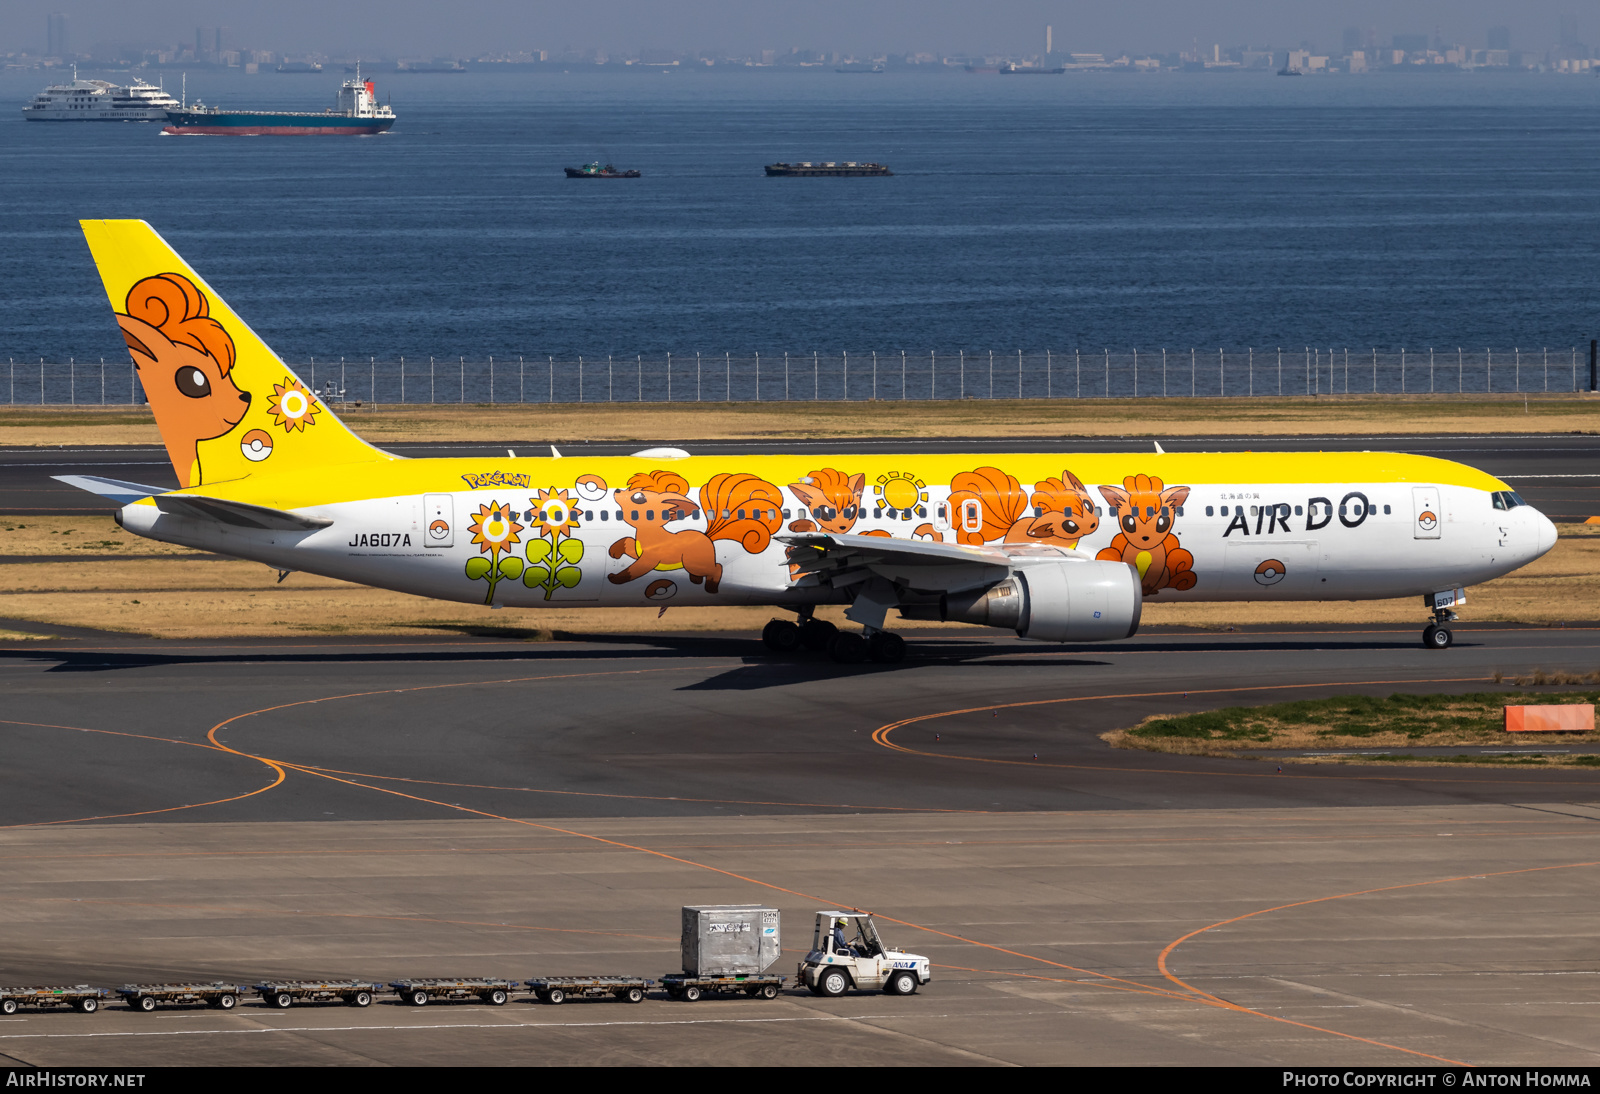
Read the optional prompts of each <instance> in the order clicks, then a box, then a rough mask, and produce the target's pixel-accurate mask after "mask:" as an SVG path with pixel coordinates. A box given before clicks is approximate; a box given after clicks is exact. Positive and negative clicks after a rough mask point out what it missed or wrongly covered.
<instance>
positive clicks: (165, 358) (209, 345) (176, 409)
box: [79, 220, 393, 487]
mask: <svg viewBox="0 0 1600 1094" xmlns="http://www.w3.org/2000/svg"><path fill="white" fill-rule="evenodd" d="M79 223H80V224H82V225H83V234H84V236H85V237H86V238H87V239H88V241H89V250H90V252H91V253H92V254H93V255H94V262H95V265H96V266H97V267H99V270H100V279H101V280H102V281H103V282H105V286H106V295H107V296H109V297H110V298H111V308H112V310H113V311H115V312H116V313H117V323H118V325H119V326H120V327H121V328H122V337H123V340H124V341H125V342H126V343H127V344H128V352H129V354H130V355H131V356H132V357H133V364H134V367H135V368H136V369H137V370H138V373H139V383H140V386H142V387H143V388H144V392H145V396H146V397H147V398H148V399H149V400H150V409H151V410H152V411H153V412H154V413H155V418H156V427H157V428H158V429H160V430H161V440H162V441H163V443H165V444H166V446H167V454H168V455H169V456H170V457H171V458H172V467H173V470H175V471H176V472H177V473H178V483H179V485H181V486H185V487H189V486H200V485H201V484H203V483H216V482H226V481H228V480H229V479H238V478H243V477H244V476H246V475H250V474H253V473H258V472H285V471H305V470H311V469H313V468H316V467H320V466H323V465H327V464H340V463H357V462H362V461H366V460H381V459H392V458H393V457H391V456H389V455H388V453H385V452H381V451H379V450H378V449H376V448H373V447H372V446H371V445H369V444H367V443H366V442H365V441H363V440H362V439H361V438H360V437H357V436H356V435H355V434H354V433H352V432H350V430H349V428H348V427H346V426H345V424H344V423H343V422H341V421H340V420H339V419H338V418H337V417H335V416H334V414H333V411H331V410H329V409H328V408H327V407H326V406H324V405H323V403H322V401H321V400H320V399H318V398H317V396H316V394H315V393H314V392H313V391H311V389H310V388H309V387H307V386H306V385H305V384H304V383H303V382H301V380H300V378H299V377H298V376H296V375H295V374H294V370H292V369H291V368H289V366H287V365H285V364H284V363H283V362H282V361H280V360H279V359H278V355H277V354H275V353H273V352H272V351H271V350H270V349H268V348H267V344H266V343H265V342H263V341H262V340H261V339H260V338H259V337H257V335H256V332H255V331H253V330H251V329H250V328H249V327H248V326H246V325H245V322H244V320H242V319H240V318H239V317H238V316H237V315H235V314H234V313H233V311H232V309H230V308H229V307H228V305H227V304H226V303H224V302H223V300H222V297H220V296H218V295H217V293H216V292H215V291H214V290H213V289H212V288H211V286H209V285H207V284H206V283H205V282H204V281H203V280H201V278H200V276H199V275H198V274H196V273H195V272H194V271H193V270H191V269H190V268H189V265H188V263H186V262H184V260H183V259H181V258H179V257H178V254H177V252H176V251H174V250H173V249H172V248H171V247H170V246H168V244H167V241H166V240H164V239H162V238H161V237H160V236H159V235H157V234H156V232H155V229H153V228H151V227H150V225H148V224H146V223H145V222H144V221H142V220H84V221H80V222H79Z"/></svg>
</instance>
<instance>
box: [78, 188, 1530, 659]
mask: <svg viewBox="0 0 1600 1094" xmlns="http://www.w3.org/2000/svg"><path fill="white" fill-rule="evenodd" d="M83 229H84V233H85V235H86V236H87V237H88V241H89V248H90V250H91V251H92V252H93V255H94V260H95V263H96V264H97V266H98V267H99V271H100V276H101V278H102V280H103V281H104V282H105V287H106V292H107V294H108V295H109V296H110V298H111V306H112V308H113V310H115V312H116V315H117V323H118V324H119V325H120V327H121V329H122V336H123V338H124V340H125V341H126V342H127V345H128V351H129V353H130V354H131V355H132V358H133V364H134V367H135V368H136V369H137V372H138V376H139V381H140V384H141V385H142V387H143V388H144V391H145V394H146V396H147V398H148V399H149V402H150V406H151V409H152V410H153V411H154V413H155V419H156V424H157V426H158V427H159V429H160V431H161V437H162V441H163V443H164V444H165V445H166V448H167V452H168V454H169V455H170V456H171V458H172V465H173V468H174V469H175V470H176V471H177V475H178V481H179V483H180V488H179V489H177V490H172V491H165V492H163V491H160V490H157V489H155V488H151V487H146V486H140V485H138V484H137V483H126V482H118V481H115V480H111V479H103V478H97V477H90V476H74V475H63V476H58V477H59V478H61V479H62V480H63V481H65V482H69V483H71V484H73V485H75V486H79V487H82V488H84V489H86V490H91V491H93V492H95V493H97V494H101V495H103V496H105V497H107V498H110V499H112V500H114V501H116V502H118V503H119V504H121V506H122V507H121V509H119V510H118V511H117V513H116V519H117V522H118V523H119V524H121V525H122V526H123V527H124V528H126V529H128V530H129V531H131V532H135V533H137V534H139V535H142V536H148V537H149V538H151V539H157V540H163V541H165V542H168V543H178V544H182V545H184V546H188V547H195V548H200V549H203V550H207V551H215V552H218V553H221V554H225V555H231V556H234V557H237V558H244V559H253V560H255V561H257V562H263V563H266V564H267V565H268V566H272V567H276V568H278V569H279V570H282V571H305V572H308V573H316V574H323V575H326V576H328V577H334V578H341V579H343V580H346V581H353V582H358V583H361V584H365V585H375V586H379V587H382V588H386V589H395V590H399V591H401V592H407V593H416V594H417V595H419V596H428V597H436V598H438V599H441V600H454V601H461V602H463V603H477V604H487V605H491V606H495V607H509V608H547V607H560V608H573V607H593V608H596V609H600V608H607V607H618V606H641V605H646V606H648V605H655V606H667V605H679V604H685V605H692V604H763V605H771V606H772V607H774V608H777V609H780V610H781V611H783V612H788V613H793V616H794V618H793V620H792V621H791V620H790V619H788V618H785V617H783V616H780V617H779V618H777V619H774V620H773V621H772V622H771V623H769V624H767V627H766V630H765V632H764V633H763V636H762V637H763V638H764V640H765V641H766V643H767V645H768V646H770V647H772V648H773V649H775V650H780V651H783V650H793V649H795V648H797V647H798V646H800V645H802V644H803V645H805V646H807V647H809V648H812V649H817V650H821V649H826V650H827V651H828V652H829V653H830V654H831V655H832V656H833V657H834V658H835V659H836V660H839V661H842V662H862V661H866V660H869V659H872V660H877V661H883V662H893V661H898V660H900V659H901V658H902V657H904V655H905V643H904V642H903V641H902V640H901V639H900V638H899V637H898V636H897V635H895V634H894V633H893V632H892V631H891V630H889V617H890V613H891V612H893V613H896V614H897V615H898V617H899V618H901V619H909V620H930V619H943V620H957V621H961V622H966V623H975V624H980V625H986V626H993V627H1006V628H1010V629H1013V630H1015V631H1016V633H1017V634H1018V635H1020V636H1021V637H1023V638H1030V639H1039V640H1044V641H1050V642H1097V641H1104V640H1110V639H1119V638H1126V637H1129V636H1131V635H1132V634H1133V633H1134V632H1135V631H1136V630H1137V629H1138V627H1139V615H1140V609H1141V606H1142V605H1143V604H1144V602H1145V601H1147V600H1163V601H1194V600H1372V599H1379V598H1385V597H1418V598H1420V599H1421V601H1422V609H1423V614H1424V615H1425V616H1426V618H1427V619H1428V625H1427V627H1426V629H1425V630H1424V631H1423V633H1422V641H1423V644H1424V645H1425V646H1427V647H1429V648H1432V649H1445V648H1448V647H1449V645H1450V643H1451V635H1450V631H1449V630H1448V629H1447V628H1446V626H1445V624H1446V623H1448V622H1449V621H1451V620H1453V619H1455V618H1456V613H1455V609H1456V608H1457V607H1459V606H1460V605H1461V604H1462V603H1463V602H1464V600H1465V597H1466V593H1465V589H1466V587H1467V586H1469V585H1472V584H1474V583H1477V582H1481V581H1487V580H1489V579H1491V578H1495V577H1499V576H1501V575H1502V574H1507V573H1510V572H1511V571H1512V570H1515V569H1517V568H1518V567H1519V566H1523V565H1525V564H1527V563H1528V562H1531V561H1532V560H1534V559H1536V558H1538V557H1539V556H1541V555H1543V554H1544V553H1545V552H1547V551H1549V550H1550V548H1551V547H1552V546H1554V545H1555V540H1556V530H1555V526H1554V525H1553V524H1551V523H1550V521H1549V520H1548V519H1547V518H1546V517H1545V516H1544V515H1543V514H1542V513H1539V512H1538V511H1536V510H1534V509H1533V508H1531V507H1530V506H1528V505H1526V504H1524V503H1523V501H1522V499H1521V498H1520V497H1518V496H1517V494H1516V493H1515V492H1514V491H1512V490H1511V489H1509V488H1508V487H1507V486H1506V484H1505V483H1503V482H1501V481H1500V480H1498V479H1496V478H1494V477H1493V476H1491V475H1488V474H1485V473H1484V472H1482V471H1477V470H1475V469H1473V468H1470V467H1466V466H1463V465H1461V464H1458V463H1452V462H1449V461H1447V460H1439V459H1432V458H1429V457H1424V456H1409V455H1400V454H1395V453H1385V452H1374V453H1365V452H1363V453H1359V454H1353V453H1315V454H1312V453H1298V452H1255V453H1214V454H1193V455H1190V454H1178V453H1164V452H1161V451H1160V450H1159V447H1157V450H1156V451H1154V452H1137V453H1134V452H1124V453H1104V454H1087V455H1073V456H1060V455H1050V454H1044V455H1000V454H984V453H981V452H980V453H973V454H971V455H965V456H950V455H943V456H928V455H914V454H907V455H900V456H855V455H850V454H848V453H843V452H841V453H839V454H837V455H832V456H817V457H809V456H808V457H800V456H755V455H752V456H716V457H707V456H690V455H689V454H687V453H685V452H681V451H678V450H676V449H651V450H647V451H644V452H638V453H635V454H634V455H632V456H628V457H608V458H597V459H590V458H587V457H585V458H582V459H576V458H568V459H563V458H560V457H559V456H558V455H556V453H555V452H554V450H552V454H551V456H549V457H534V458H529V457H515V456H511V455H509V454H508V455H507V456H506V457H505V458H495V459H417V460H411V459H404V458H401V457H398V456H394V455H392V454H390V453H387V452H384V451H381V450H380V449H377V448H374V447H372V446H371V445H369V444H367V443H366V442H365V441H363V440H361V438H359V437H357V436H356V435H355V434H354V433H352V432H351V431H350V430H349V429H348V428H347V427H346V426H345V424H344V423H343V422H341V421H340V420H339V419H338V418H337V417H336V416H335V415H334V413H333V411H332V410H331V409H329V408H328V407H327V406H326V405H325V404H324V403H323V402H321V401H320V400H319V398H318V397H317V395H316V393H315V392H313V391H311V390H310V389H308V388H307V387H306V385H305V384H304V383H303V382H302V381H301V379H300V378H299V377H298V376H296V375H295V373H294V371H293V370H292V369H291V368H289V367H288V366H287V365H285V364H284V363H283V362H282V361H281V360H279V359H278V357H277V355H276V354H274V353H273V352H272V351H271V350H270V349H268V348H267V346H266V344H265V343H263V342H262V341H261V339H260V338H258V337H257V336H256V334H255V332H254V331H252V330H251V329H250V328H249V327H248V326H246V325H245V323H244V322H243V320H241V319H240V318H239V317H238V316H236V315H235V314H234V313H233V312H232V311H231V310H230V309H229V308H228V305H227V304H226V303H224V302H223V300H222V298H221V297H220V296H218V295H217V293H216V292H215V290H213V289H212V288H211V286H209V285H207V284H206V283H205V281H203V280H202V279H201V278H200V277H199V275H197V274H196V273H195V272H194V271H193V270H191V269H190V268H189V267H188V265H187V264H185V262H184V261H183V259H181V258H179V257H178V255H177V254H176V253H175V252H174V251H173V250H172V248H171V247H169V246H168V245H167V243H166V241H165V240H163V239H162V238H161V237H160V236H159V235H157V234H156V232H155V231H154V230H153V229H152V228H151V227H150V226H149V225H148V224H146V223H144V222H143V221H137V220H97V221H84V222H83ZM819 604H847V605H849V607H848V608H847V609H846V611H845V616H846V617H847V618H848V619H850V620H852V621H853V622H854V623H856V624H857V625H859V626H860V628H861V630H860V631H859V632H857V631H853V630H845V631H840V630H838V629H836V628H835V627H834V626H833V625H832V624H831V623H827V622H825V621H823V620H820V619H817V618H815V617H814V615H813V613H814V611H815V609H816V607H817V605H819Z"/></svg>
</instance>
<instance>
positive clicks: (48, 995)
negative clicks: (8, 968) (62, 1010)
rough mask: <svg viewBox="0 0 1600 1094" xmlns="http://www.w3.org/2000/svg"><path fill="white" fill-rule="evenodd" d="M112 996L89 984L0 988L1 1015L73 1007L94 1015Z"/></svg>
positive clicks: (102, 989) (104, 990) (103, 989)
mask: <svg viewBox="0 0 1600 1094" xmlns="http://www.w3.org/2000/svg"><path fill="white" fill-rule="evenodd" d="M110 994H111V993H110V992H109V991H107V990H106V989H105V988H91V987H90V986H89V985H88V984H73V985H72V986H70V987H66V986H54V987H47V988H28V987H21V988H0V1014H15V1013H17V1008H18V1007H71V1008H73V1009H74V1010H77V1011H81V1012H83V1013H84V1014H93V1013H94V1012H95V1011H97V1010H99V1009H100V1000H102V999H104V998H106V997H107V996H109V995H110Z"/></svg>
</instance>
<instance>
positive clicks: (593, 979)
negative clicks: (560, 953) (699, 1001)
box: [523, 976, 655, 1005]
mask: <svg viewBox="0 0 1600 1094" xmlns="http://www.w3.org/2000/svg"><path fill="white" fill-rule="evenodd" d="M523 983H524V984H526V985H527V988H528V990H529V991H531V992H533V995H534V998H536V999H538V1000H539V1002H541V1003H551V1004H555V1005H559V1004H561V1003H565V1002H566V1001H567V1000H568V999H594V998H599V997H603V996H607V995H611V996H615V997H616V998H618V999H621V1000H623V1001H624V1002H627V1003H642V1002H644V993H645V992H646V991H648V990H650V988H651V987H652V986H654V984H655V981H654V980H651V979H648V978H646V977H643V976H540V977H536V978H534V979H532V980H525V981H523Z"/></svg>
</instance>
